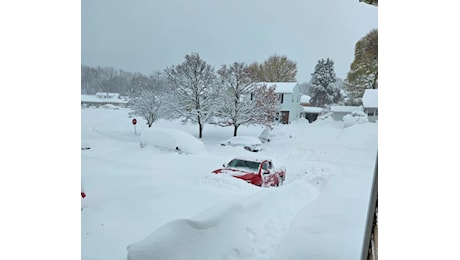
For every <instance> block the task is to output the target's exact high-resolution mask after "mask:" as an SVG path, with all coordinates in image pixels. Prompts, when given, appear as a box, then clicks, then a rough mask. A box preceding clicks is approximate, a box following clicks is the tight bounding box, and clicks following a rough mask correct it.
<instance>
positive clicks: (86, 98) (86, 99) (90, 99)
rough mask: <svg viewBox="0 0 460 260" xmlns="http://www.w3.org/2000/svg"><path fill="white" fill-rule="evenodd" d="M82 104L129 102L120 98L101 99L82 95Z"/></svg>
mask: <svg viewBox="0 0 460 260" xmlns="http://www.w3.org/2000/svg"><path fill="white" fill-rule="evenodd" d="M81 102H91V103H128V101H126V100H123V99H119V98H115V97H114V98H106V99H100V98H98V97H96V95H83V94H82V95H81Z"/></svg>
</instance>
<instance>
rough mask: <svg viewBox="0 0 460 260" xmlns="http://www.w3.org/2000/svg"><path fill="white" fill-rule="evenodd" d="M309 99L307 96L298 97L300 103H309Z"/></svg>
mask: <svg viewBox="0 0 460 260" xmlns="http://www.w3.org/2000/svg"><path fill="white" fill-rule="evenodd" d="M310 99H311V97H310V96H308V95H302V96H300V103H310Z"/></svg>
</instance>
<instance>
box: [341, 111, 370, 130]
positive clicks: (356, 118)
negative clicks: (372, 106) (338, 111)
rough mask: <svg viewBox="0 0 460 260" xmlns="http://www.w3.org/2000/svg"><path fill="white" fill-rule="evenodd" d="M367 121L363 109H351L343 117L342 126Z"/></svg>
mask: <svg viewBox="0 0 460 260" xmlns="http://www.w3.org/2000/svg"><path fill="white" fill-rule="evenodd" d="M367 122H369V119H368V118H367V114H366V113H364V112H363V111H353V112H351V113H350V114H347V115H345V116H344V117H343V127H344V128H345V127H349V126H352V125H356V124H362V123H367Z"/></svg>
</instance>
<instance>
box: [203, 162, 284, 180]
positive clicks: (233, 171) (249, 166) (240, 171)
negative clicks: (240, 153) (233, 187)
mask: <svg viewBox="0 0 460 260" xmlns="http://www.w3.org/2000/svg"><path fill="white" fill-rule="evenodd" d="M212 173H214V174H228V175H231V176H233V177H235V178H238V179H241V180H244V181H246V182H247V183H250V184H253V185H256V186H262V187H268V186H280V185H282V184H283V182H284V180H285V178H286V168H285V167H281V168H278V169H275V168H274V165H273V162H272V161H271V160H269V159H264V158H260V159H255V158H234V159H233V160H231V161H230V162H229V163H228V164H227V165H226V166H224V168H221V169H217V170H214V171H212Z"/></svg>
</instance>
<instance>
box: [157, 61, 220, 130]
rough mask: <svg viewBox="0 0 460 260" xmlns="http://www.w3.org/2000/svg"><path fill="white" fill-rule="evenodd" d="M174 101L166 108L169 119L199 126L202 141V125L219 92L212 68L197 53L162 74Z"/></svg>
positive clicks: (215, 103) (211, 113) (211, 112)
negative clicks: (175, 118)
mask: <svg viewBox="0 0 460 260" xmlns="http://www.w3.org/2000/svg"><path fill="white" fill-rule="evenodd" d="M165 73H166V75H167V78H168V83H169V86H170V87H171V88H172V90H173V97H172V98H173V100H174V101H172V102H169V103H168V105H169V106H170V108H171V112H174V113H173V114H171V116H174V117H183V118H185V120H191V121H192V122H194V123H197V124H198V127H199V138H202V137H203V128H204V123H205V122H206V121H207V120H208V119H209V118H210V117H211V116H212V115H213V111H215V108H216V107H217V102H218V100H217V99H218V91H219V90H218V88H216V86H215V81H216V74H215V72H214V68H212V67H211V65H209V64H207V63H206V62H205V61H203V60H202V59H201V58H200V56H199V54H198V53H192V54H190V55H186V56H185V61H184V62H183V63H182V64H180V65H177V66H171V67H170V68H167V69H166V70H165Z"/></svg>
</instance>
